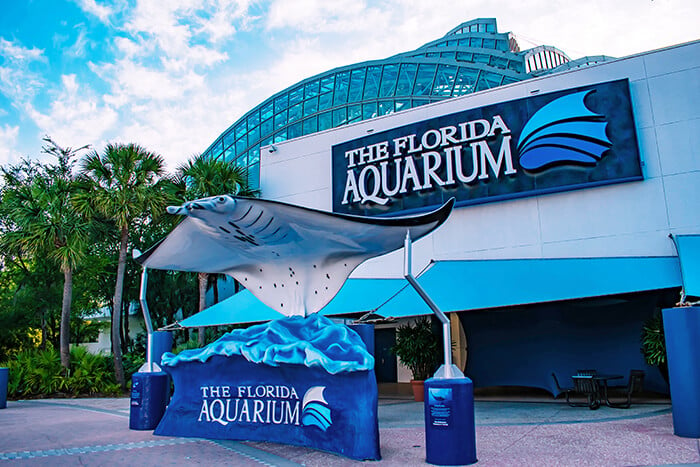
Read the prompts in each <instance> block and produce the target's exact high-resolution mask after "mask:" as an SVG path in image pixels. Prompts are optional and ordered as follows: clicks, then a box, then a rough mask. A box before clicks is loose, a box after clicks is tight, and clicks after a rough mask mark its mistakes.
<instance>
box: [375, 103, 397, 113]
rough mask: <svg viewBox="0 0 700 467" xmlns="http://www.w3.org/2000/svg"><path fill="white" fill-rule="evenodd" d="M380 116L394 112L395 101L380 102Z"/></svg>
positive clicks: (378, 111)
mask: <svg viewBox="0 0 700 467" xmlns="http://www.w3.org/2000/svg"><path fill="white" fill-rule="evenodd" d="M378 106H379V109H378V110H377V114H378V115H387V114H390V113H392V112H393V111H394V101H379V104H378Z"/></svg>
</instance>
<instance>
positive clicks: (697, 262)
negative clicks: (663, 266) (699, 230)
mask: <svg viewBox="0 0 700 467" xmlns="http://www.w3.org/2000/svg"><path fill="white" fill-rule="evenodd" d="M672 238H673V240H674V242H675V243H676V250H678V258H679V259H680V262H681V275H682V277H683V291H684V292H685V294H686V295H689V296H692V297H700V235H674V236H673V237H672Z"/></svg>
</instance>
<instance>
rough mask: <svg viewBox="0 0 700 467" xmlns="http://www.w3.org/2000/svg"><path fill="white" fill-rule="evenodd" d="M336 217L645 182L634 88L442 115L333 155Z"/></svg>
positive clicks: (583, 90)
mask: <svg viewBox="0 0 700 467" xmlns="http://www.w3.org/2000/svg"><path fill="white" fill-rule="evenodd" d="M332 171H333V174H332V177H333V180H332V182H333V211H334V212H340V213H347V214H356V215H366V216H377V215H391V214H394V213H401V214H405V213H406V212H410V211H420V210H425V209H429V208H430V207H433V206H438V205H440V204H442V203H444V201H445V200H447V199H449V198H452V197H454V198H456V201H457V202H456V205H457V206H460V205H469V204H480V203H488V202H493V201H500V200H505V199H511V198H520V197H525V196H534V195H540V194H545V193H552V192H558V191H566V190H574V189H579V188H586V187H592V186H599V185H605V184H611V183H621V182H628V181H633V180H641V179H642V178H643V176H642V170H641V164H640V158H639V149H638V145H637V136H636V133H635V125H634V118H633V114H632V104H631V101H630V93H629V83H628V81H627V80H626V79H623V80H617V81H610V82H605V83H599V84H594V85H590V86H583V87H579V88H574V89H569V90H566V91H558V92H553V93H547V94H542V95H536V96H532V97H527V98H524V99H518V100H513V101H508V102H502V103H498V104H492V105H489V106H485V107H480V108H476V109H469V110H465V111H462V112H458V113H454V114H450V115H443V116H440V117H435V118H431V119H429V120H424V121H420V122H415V123H411V124H409V125H405V126H401V127H398V128H393V129H391V130H387V131H383V132H378V133H374V134H370V135H367V136H364V137H362V138H357V139H354V140H352V141H347V142H343V143H340V144H338V145H335V146H333V148H332Z"/></svg>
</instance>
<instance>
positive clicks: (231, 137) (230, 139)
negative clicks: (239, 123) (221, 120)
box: [224, 130, 236, 148]
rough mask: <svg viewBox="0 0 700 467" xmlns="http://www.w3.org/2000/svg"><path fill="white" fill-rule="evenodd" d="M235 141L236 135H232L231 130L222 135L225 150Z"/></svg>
mask: <svg viewBox="0 0 700 467" xmlns="http://www.w3.org/2000/svg"><path fill="white" fill-rule="evenodd" d="M235 140H236V135H235V134H234V133H233V130H231V131H229V132H228V133H226V134H225V135H224V147H225V148H227V147H229V146H231V145H232V144H233V142H234V141H235Z"/></svg>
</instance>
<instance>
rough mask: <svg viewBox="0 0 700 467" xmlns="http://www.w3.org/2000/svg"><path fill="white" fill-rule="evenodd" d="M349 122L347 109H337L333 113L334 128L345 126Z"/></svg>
mask: <svg viewBox="0 0 700 467" xmlns="http://www.w3.org/2000/svg"><path fill="white" fill-rule="evenodd" d="M347 121H348V115H347V108H345V107H343V108H342V109H336V110H334V111H333V127H337V126H341V125H345V124H346V123H347Z"/></svg>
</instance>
